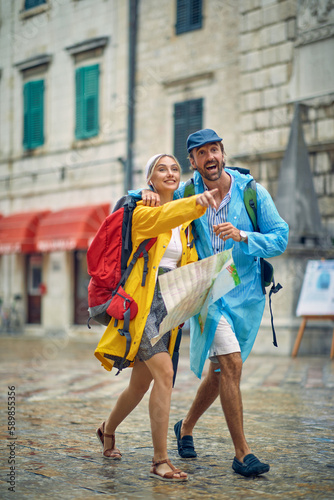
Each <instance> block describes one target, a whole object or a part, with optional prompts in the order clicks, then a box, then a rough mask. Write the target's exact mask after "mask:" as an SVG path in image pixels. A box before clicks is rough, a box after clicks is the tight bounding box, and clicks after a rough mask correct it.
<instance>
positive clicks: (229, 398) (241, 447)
mask: <svg viewBox="0 0 334 500" xmlns="http://www.w3.org/2000/svg"><path fill="white" fill-rule="evenodd" d="M217 359H218V362H219V366H220V374H219V377H220V384H219V393H220V401H221V405H222V408H223V411H224V415H225V419H226V423H227V426H228V429H229V431H230V434H231V438H232V441H233V444H234V448H235V456H236V458H237V459H238V460H239V461H240V462H242V461H243V458H244V457H245V456H246V455H248V454H249V453H250V452H251V451H250V448H249V446H248V444H247V441H246V438H245V434H244V428H243V406H242V398H241V391H240V380H241V372H242V360H241V355H240V353H239V352H234V353H231V354H226V355H223V356H217Z"/></svg>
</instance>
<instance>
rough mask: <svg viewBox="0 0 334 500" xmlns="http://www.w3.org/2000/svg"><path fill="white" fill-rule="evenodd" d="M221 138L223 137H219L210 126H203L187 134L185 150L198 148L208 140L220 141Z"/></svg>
mask: <svg viewBox="0 0 334 500" xmlns="http://www.w3.org/2000/svg"><path fill="white" fill-rule="evenodd" d="M222 140H223V139H222V138H221V137H219V136H218V135H217V134H216V132H215V131H214V130H212V129H211V128H204V129H203V130H198V131H197V132H194V133H193V134H190V135H189V137H188V139H187V150H188V153H190V151H191V150H192V149H194V148H199V147H200V146H204V144H208V143H209V142H220V141H222Z"/></svg>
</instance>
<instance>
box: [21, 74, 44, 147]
mask: <svg viewBox="0 0 334 500" xmlns="http://www.w3.org/2000/svg"><path fill="white" fill-rule="evenodd" d="M23 101H24V112H23V113H24V117H23V147H24V148H25V149H35V148H37V147H38V146H42V145H43V144H44V80H37V81H33V82H28V83H26V84H25V85H24V87H23Z"/></svg>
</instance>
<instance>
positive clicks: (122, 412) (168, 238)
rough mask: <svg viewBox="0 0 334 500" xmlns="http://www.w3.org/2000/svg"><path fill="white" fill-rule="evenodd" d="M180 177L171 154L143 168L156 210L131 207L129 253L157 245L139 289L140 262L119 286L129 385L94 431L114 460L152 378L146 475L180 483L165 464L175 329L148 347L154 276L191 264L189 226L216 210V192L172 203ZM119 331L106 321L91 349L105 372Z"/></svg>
mask: <svg viewBox="0 0 334 500" xmlns="http://www.w3.org/2000/svg"><path fill="white" fill-rule="evenodd" d="M180 173H181V168H180V165H179V163H178V161H177V160H176V158H175V157H174V156H172V155H166V154H159V155H155V156H154V157H152V158H151V159H150V160H149V161H148V163H147V165H146V178H147V182H148V184H149V185H151V186H152V187H153V188H154V190H155V191H156V192H157V193H158V194H159V195H160V206H158V207H148V206H144V205H143V204H142V202H138V203H137V207H136V209H135V210H134V212H133V218H132V243H133V252H132V253H134V252H135V251H136V249H137V248H138V246H139V244H140V243H141V242H142V241H143V240H146V239H147V238H155V237H157V241H156V243H155V244H154V245H153V246H152V248H151V249H150V250H149V252H148V253H149V270H148V274H147V277H146V284H145V286H144V287H142V286H141V280H142V275H143V265H144V263H143V259H139V260H138V261H137V262H136V264H135V266H134V268H133V270H132V272H131V275H130V277H129V279H128V280H127V282H126V285H125V291H126V292H127V293H128V294H129V295H131V297H133V298H134V300H135V301H136V302H137V304H138V313H137V315H136V316H135V318H133V319H132V320H131V321H130V328H129V331H130V333H131V346H130V350H129V353H128V354H127V365H128V366H129V365H130V366H133V370H132V374H131V378H130V382H129V386H128V387H127V388H126V389H125V390H124V391H123V392H122V394H121V395H120V396H119V398H118V400H117V402H116V405H115V406H114V408H113V410H112V412H111V414H110V415H109V417H108V419H107V420H106V421H105V422H103V423H102V424H101V426H100V427H99V428H98V429H97V437H98V439H99V441H100V443H101V445H102V450H103V451H102V454H103V457H105V458H108V459H114V460H115V459H116V460H117V459H120V458H121V453H120V451H119V450H118V449H117V448H116V447H115V431H116V428H117V427H118V425H119V424H120V423H121V422H122V421H123V420H124V419H125V417H126V416H127V415H129V413H130V412H131V411H132V410H133V409H134V408H135V407H136V406H137V405H138V403H139V402H140V401H141V399H142V398H143V396H144V395H145V393H146V392H147V390H148V388H149V386H150V384H151V382H152V380H153V386H152V390H151V394H150V400H149V414H150V420H151V431H152V441H153V448H154V456H153V460H152V462H153V463H152V467H151V471H150V475H151V476H152V477H155V478H157V479H162V480H167V481H168V480H169V481H186V480H187V479H188V477H187V474H186V473H184V472H182V471H181V470H180V469H176V468H175V467H174V466H173V465H172V464H171V462H170V461H169V459H168V454H167V432H168V421H169V411H170V401H171V393H172V385H173V365H172V360H171V355H172V354H173V350H174V345H175V340H176V335H177V328H175V329H174V330H172V331H171V332H167V333H166V334H164V335H163V337H162V338H161V339H160V340H159V341H158V342H157V343H156V344H155V345H154V346H152V345H151V342H150V340H151V339H152V338H153V337H154V336H156V335H157V334H158V330H159V325H160V323H161V321H162V319H163V318H164V316H165V315H166V308H165V305H164V303H163V300H162V298H161V295H160V293H159V288H158V285H157V276H158V272H159V273H160V272H168V271H170V270H172V269H174V268H176V267H178V266H183V265H185V264H188V263H190V262H194V261H196V260H197V253H196V250H195V245H194V244H191V242H192V234H191V228H190V223H191V221H192V220H194V219H197V218H198V217H201V216H202V215H203V214H204V213H205V211H206V207H207V206H209V204H210V205H211V206H214V207H215V206H216V204H215V201H214V198H213V195H214V192H215V191H217V190H213V191H211V192H209V191H205V192H204V193H202V194H200V195H195V196H192V197H189V198H185V199H182V200H177V201H172V200H173V194H174V191H175V190H176V189H177V188H178V185H179V182H180ZM131 258H132V255H131V257H130V260H131ZM158 270H159V271H158ZM121 328H122V321H120V322H119V323H118V325H117V326H115V325H114V319H113V318H112V319H111V321H110V323H109V325H108V327H107V329H106V331H105V333H104V335H103V337H102V339H101V341H100V342H99V344H98V346H97V348H96V351H95V356H96V357H97V358H98V359H99V360H100V361H101V363H102V365H103V366H104V367H105V368H106V369H107V370H111V369H112V367H113V366H115V367H117V365H118V363H119V361H120V360H121V359H122V357H123V355H124V352H125V347H126V339H125V338H124V337H123V336H121V335H120V334H119V331H118V330H119V329H121Z"/></svg>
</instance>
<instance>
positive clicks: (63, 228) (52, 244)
mask: <svg viewBox="0 0 334 500" xmlns="http://www.w3.org/2000/svg"><path fill="white" fill-rule="evenodd" d="M109 213H110V204H109V203H105V204H101V205H90V206H88V207H87V206H83V207H73V208H65V209H63V210H59V211H58V212H50V213H49V214H48V215H47V216H46V217H44V219H43V220H42V221H41V223H40V226H39V228H38V231H37V235H36V247H37V249H38V250H39V251H41V252H52V251H57V250H75V249H83V250H84V249H87V248H88V246H89V244H90V242H91V240H92V238H93V237H94V236H95V234H96V231H97V230H98V229H99V227H100V225H101V224H102V222H103V221H104V219H105V218H106V217H107V215H109Z"/></svg>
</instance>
